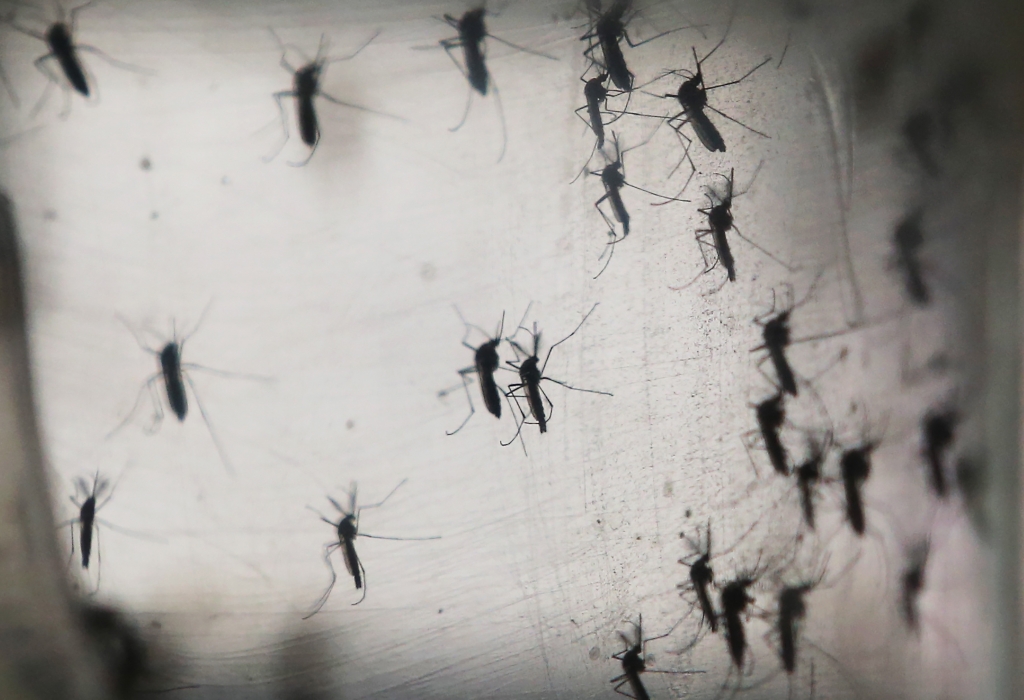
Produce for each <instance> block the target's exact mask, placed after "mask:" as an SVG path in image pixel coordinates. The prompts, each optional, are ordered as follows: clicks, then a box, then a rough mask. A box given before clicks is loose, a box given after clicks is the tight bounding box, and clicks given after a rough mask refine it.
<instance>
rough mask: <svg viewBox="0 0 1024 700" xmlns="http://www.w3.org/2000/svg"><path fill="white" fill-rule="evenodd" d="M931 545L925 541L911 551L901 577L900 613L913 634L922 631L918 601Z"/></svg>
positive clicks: (922, 587) (922, 588)
mask: <svg viewBox="0 0 1024 700" xmlns="http://www.w3.org/2000/svg"><path fill="white" fill-rule="evenodd" d="M929 549H930V543H929V541H928V539H927V538H926V539H923V540H921V541H920V542H918V543H917V544H915V545H914V546H913V547H911V549H910V553H909V555H908V557H907V563H906V566H905V568H904V569H903V573H902V575H901V576H900V612H901V613H903V620H904V621H905V622H906V623H907V627H909V628H910V629H911V631H913V632H915V633H916V632H919V631H920V616H919V613H918V599H919V598H920V597H921V591H923V590H924V574H925V568H926V567H927V566H928V551H929Z"/></svg>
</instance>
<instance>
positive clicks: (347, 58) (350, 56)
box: [317, 29, 381, 64]
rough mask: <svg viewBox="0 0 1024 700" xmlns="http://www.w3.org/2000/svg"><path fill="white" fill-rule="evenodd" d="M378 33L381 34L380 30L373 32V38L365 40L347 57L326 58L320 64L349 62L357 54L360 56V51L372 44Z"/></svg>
mask: <svg viewBox="0 0 1024 700" xmlns="http://www.w3.org/2000/svg"><path fill="white" fill-rule="evenodd" d="M380 33H381V30H380V29H378V30H377V31H376V32H374V33H373V36H371V37H370V38H369V39H367V40H366V41H364V42H363V43H362V44H360V46H359V48H358V49H356V50H355V51H353V52H352V53H350V54H349V55H348V56H338V57H337V58H327V59H324V60H323V61H322V63H323V64H328V63H339V62H341V61H349V60H351V59H353V58H355V57H356V56H358V55H359V54H360V53H361V52H362V50H363V49H365V48H366V47H367V46H369V45H370V43H371V42H372V41H373V40H374V39H376V38H377V37H379V36H380ZM317 55H319V53H318V54H317Z"/></svg>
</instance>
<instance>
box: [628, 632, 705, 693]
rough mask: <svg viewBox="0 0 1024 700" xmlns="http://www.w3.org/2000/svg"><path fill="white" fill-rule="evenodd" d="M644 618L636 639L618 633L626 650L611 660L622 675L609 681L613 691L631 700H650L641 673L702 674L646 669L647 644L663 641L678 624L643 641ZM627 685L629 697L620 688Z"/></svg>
mask: <svg viewBox="0 0 1024 700" xmlns="http://www.w3.org/2000/svg"><path fill="white" fill-rule="evenodd" d="M643 624H644V618H643V615H641V616H640V617H639V620H638V622H637V624H636V625H634V626H635V627H636V638H635V639H630V638H629V637H627V636H626V635H625V634H623V633H622V632H619V638H620V639H622V643H623V644H625V645H626V648H625V649H623V650H622V651H620V652H618V653H616V654H613V655H612V658H613V659H615V660H616V661H618V662H619V663H621V664H622V674H621V675H618V676H616V677H615V678H612V679H611V682H612V683H615V684H616V685H615V687H614V688H613V690H614V691H615V692H616V693H618V694H619V695H625V696H626V697H627V698H633V700H650V698H651V696H650V695H648V693H647V688H645V687H644V683H643V681H642V680H641V679H640V674H642V673H671V674H679V675H693V674H697V673H704V672H703V671H660V670H654V669H650V668H647V659H648V657H647V642H653V641H655V640H657V639H664V638H665V637H667V636H669V635H670V634H672V632H673V631H675V628H676V626H677V625H678V624H679V623H678V622H677V623H676V624H675V625H672V629H670V630H669V631H668V632H666V633H665V634H659V635H658V636H657V637H648V638H647V639H644V628H643ZM624 685H628V686H629V689H630V690H631V691H633V694H632V695H630V694H629V693H626V692H625V691H623V690H622V686H624Z"/></svg>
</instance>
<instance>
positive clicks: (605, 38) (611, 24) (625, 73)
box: [580, 0, 686, 92]
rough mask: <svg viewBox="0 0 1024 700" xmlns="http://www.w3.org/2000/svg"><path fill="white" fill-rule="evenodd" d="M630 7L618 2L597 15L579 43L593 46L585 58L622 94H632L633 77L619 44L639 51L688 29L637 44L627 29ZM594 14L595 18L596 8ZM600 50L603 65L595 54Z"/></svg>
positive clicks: (625, 1)
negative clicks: (664, 37)
mask: <svg viewBox="0 0 1024 700" xmlns="http://www.w3.org/2000/svg"><path fill="white" fill-rule="evenodd" d="M631 5H632V2H631V0H615V2H613V3H612V6H611V7H609V8H608V10H607V11H606V12H603V13H601V14H599V15H598V17H597V19H596V21H595V22H594V24H593V29H592V30H591V31H589V32H587V33H586V34H584V35H583V36H581V37H580V41H587V42H590V45H589V46H588V47H587V48H586V49H584V51H583V55H584V56H585V57H586V58H589V59H590V60H592V61H593V62H594V63H595V64H597V65H599V66H600V67H601V69H602V71H603V72H604V73H607V74H608V75H609V76H610V77H611V79H612V82H613V83H614V84H615V87H617V88H618V89H619V90H622V91H623V92H629V91H630V90H632V89H633V74H632V73H631V72H630V70H629V68H628V67H627V65H626V57H625V56H623V54H622V46H621V45H620V42H621V41H622V40H625V41H626V43H627V44H629V45H630V47H632V48H636V47H638V46H643V45H644V44H646V43H648V42H650V41H654V40H655V39H658V38H660V37H663V36H665V35H666V34H671V33H673V32H678V31H681V30H682V29H686V27H680V28H677V29H670V30H668V31H666V32H661V33H660V34H656V35H654V36H652V37H650V38H648V39H644V40H643V41H638V42H634V41H633V40H632V39H631V38H630V36H629V31H628V30H627V29H626V25H627V24H628V23H629V20H628V19H627V18H626V13H627V12H629V8H630V6H631ZM591 12H592V14H594V9H593V8H592V10H591ZM594 39H597V43H596V44H595V43H594V41H593V40H594ZM597 48H600V49H601V53H602V55H603V58H604V60H603V61H600V60H598V59H597V58H595V57H594V50H595V49H597Z"/></svg>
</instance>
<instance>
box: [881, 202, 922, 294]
mask: <svg viewBox="0 0 1024 700" xmlns="http://www.w3.org/2000/svg"><path fill="white" fill-rule="evenodd" d="M921 217H922V213H921V211H920V210H917V211H915V212H913V213H912V214H910V215H909V216H907V217H906V218H905V219H904V220H903V221H901V222H900V223H899V225H898V226H897V227H896V232H895V233H894V234H893V238H892V242H893V255H892V259H891V263H890V264H891V266H892V267H894V268H896V269H897V270H898V271H899V273H900V275H901V276H902V277H903V288H904V291H905V292H906V295H907V298H909V299H910V301H911V302H912V303H913V304H915V305H916V306H919V307H920V306H927V305H928V302H929V301H930V300H931V294H930V293H929V291H928V285H927V283H926V282H925V278H924V271H923V266H922V264H921V246H923V245H924V233H923V232H922V231H921Z"/></svg>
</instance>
